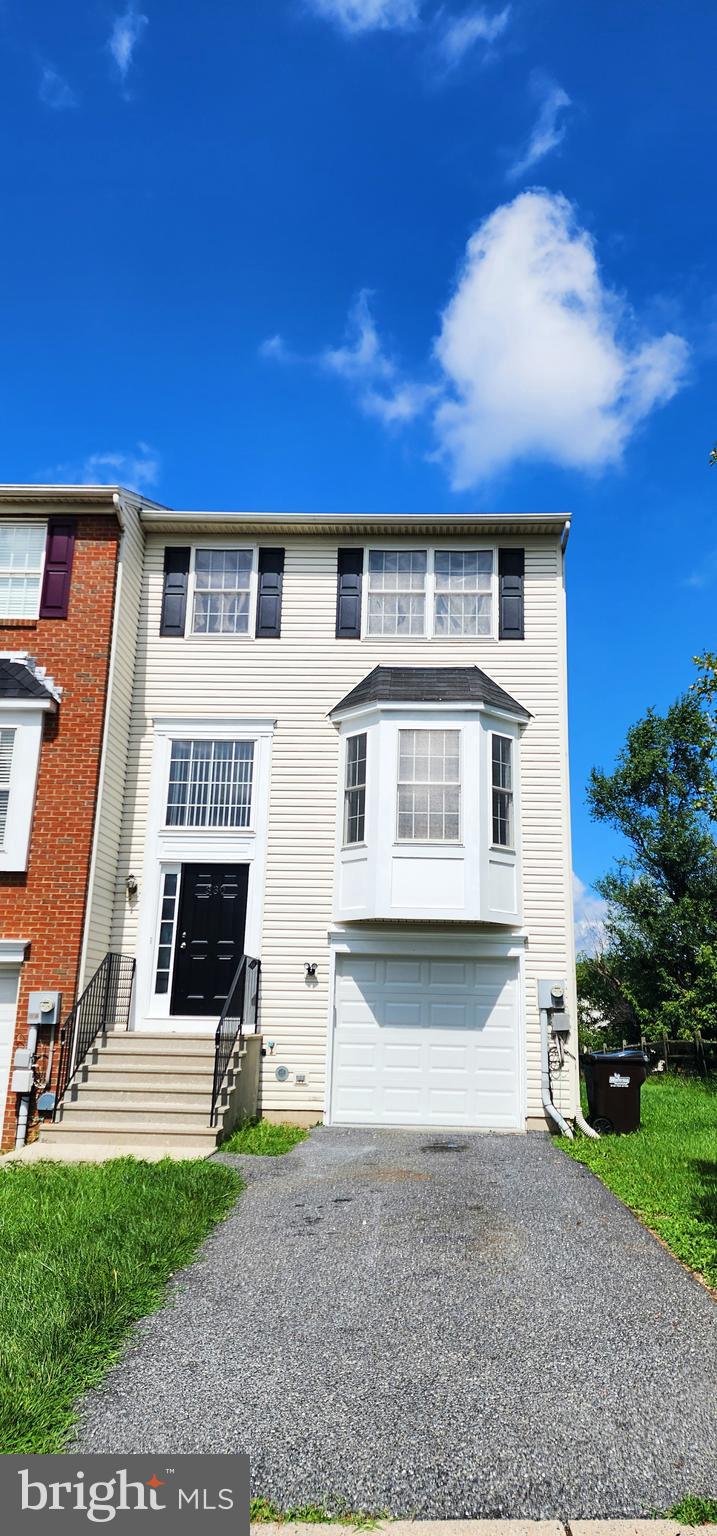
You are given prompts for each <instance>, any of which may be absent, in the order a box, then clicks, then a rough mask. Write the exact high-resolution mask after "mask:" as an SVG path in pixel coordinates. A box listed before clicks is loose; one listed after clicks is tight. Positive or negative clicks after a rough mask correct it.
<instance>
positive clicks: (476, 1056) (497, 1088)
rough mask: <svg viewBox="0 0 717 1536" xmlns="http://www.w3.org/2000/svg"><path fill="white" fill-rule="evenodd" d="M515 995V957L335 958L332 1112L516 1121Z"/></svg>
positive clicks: (373, 1119) (365, 1120) (384, 1119)
mask: <svg viewBox="0 0 717 1536" xmlns="http://www.w3.org/2000/svg"><path fill="white" fill-rule="evenodd" d="M359 965H360V967H361V977H362V978H363V979H362V980H361V982H360V985H359V977H358V971H357V970H355V969H354V967H356V966H359ZM517 1003H518V982H517V966H516V964H515V962H503V963H501V964H499V963H497V962H492V963H490V964H489V965H486V964H485V963H481V962H478V961H475V960H468V959H466V960H461V961H460V962H454V961H438V960H431V959H430V957H425V958H424V959H422V960H416V961H413V960H412V961H403V960H401V961H398V960H391V959H388V960H386V961H385V963H383V966H382V967H381V964H380V962H379V961H375V962H367V960H366V958H365V957H361V960H360V961H359V962H356V961H354V960H353V958H352V957H350V956H346V957H343V956H342V957H340V959H339V962H338V965H337V985H336V1036H335V1044H334V1069H333V1092H332V1106H331V1117H332V1120H333V1121H334V1122H336V1123H338V1124H341V1123H344V1124H367V1125H381V1124H384V1125H436V1126H439V1125H445V1126H460V1125H463V1126H466V1127H470V1126H475V1127H477V1128H482V1127H485V1128H489V1127H491V1126H493V1127H495V1128H497V1129H507V1128H515V1129H519V1128H521V1126H522V1123H523V1121H522V1114H521V1106H520V1085H519V1051H518V1008H517Z"/></svg>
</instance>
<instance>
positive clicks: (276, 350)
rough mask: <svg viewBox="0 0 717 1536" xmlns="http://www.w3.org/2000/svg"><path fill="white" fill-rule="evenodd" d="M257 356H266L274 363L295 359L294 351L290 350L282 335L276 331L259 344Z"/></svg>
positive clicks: (288, 361) (289, 361)
mask: <svg viewBox="0 0 717 1536" xmlns="http://www.w3.org/2000/svg"><path fill="white" fill-rule="evenodd" d="M259 356H260V357H264V358H268V359H269V360H270V361H271V362H274V363H292V362H294V361H295V360H296V356H295V353H293V352H291V351H290V350H289V348H288V347H287V345H286V342H285V341H284V338H283V336H280V335H279V332H278V331H277V332H276V335H274V336H267V337H266V340H265V341H262V342H261V344H260V346H259Z"/></svg>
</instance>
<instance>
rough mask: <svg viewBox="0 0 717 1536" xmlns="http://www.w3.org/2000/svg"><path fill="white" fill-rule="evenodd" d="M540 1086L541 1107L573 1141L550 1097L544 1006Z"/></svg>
mask: <svg viewBox="0 0 717 1536" xmlns="http://www.w3.org/2000/svg"><path fill="white" fill-rule="evenodd" d="M540 1086H541V1090H542V1095H543V1109H544V1110H545V1113H546V1115H549V1117H550V1119H551V1120H553V1121H554V1122H555V1124H556V1125H557V1127H558V1130H559V1131H560V1134H561V1136H567V1138H568V1140H569V1141H574V1140H575V1137H574V1136H573V1133H572V1130H571V1128H570V1126H569V1125H568V1122H567V1120H564V1119H563V1117H562V1115H561V1114H560V1111H559V1110H557V1109H556V1108H555V1105H554V1103H553V1101H552V1099H551V1097H550V1073H549V1071H548V1015H547V1012H546V1010H545V1008H541V1010H540Z"/></svg>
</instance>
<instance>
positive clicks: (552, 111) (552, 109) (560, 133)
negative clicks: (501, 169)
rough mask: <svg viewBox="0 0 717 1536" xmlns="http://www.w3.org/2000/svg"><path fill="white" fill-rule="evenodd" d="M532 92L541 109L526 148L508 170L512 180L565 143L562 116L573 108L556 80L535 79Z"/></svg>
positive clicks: (564, 127)
mask: <svg viewBox="0 0 717 1536" xmlns="http://www.w3.org/2000/svg"><path fill="white" fill-rule="evenodd" d="M533 89H534V91H535V92H536V93H537V94H538V96H539V97H540V109H539V111H538V116H537V119H536V122H535V126H534V128H533V131H532V133H531V135H530V138H529V140H528V145H527V148H526V149H525V150H524V152H523V154H522V155H519V157H518V159H517V160H515V161H514V162H513V164H512V165H511V166H510V169H509V171H508V175H509V177H510V178H511V180H513V181H515V180H517V179H518V178H519V177H520V176H524V175H525V173H526V171H529V170H530V169H531V168H532V166H534V165H537V163H538V161H539V160H543V159H544V157H545V156H546V155H549V154H550V151H551V150H552V149H557V147H558V145H559V144H562V142H563V139H564V138H565V130H566V123H565V121H564V119H563V117H562V114H563V113H564V112H565V111H566V109H567V108H568V107H570V106H572V102H571V100H570V97H569V96H568V94H567V92H566V91H564V90H563V88H562V86H561V85H557V84H556V82H555V80H549V79H546V78H545V77H536V78H535V79H534V83H533Z"/></svg>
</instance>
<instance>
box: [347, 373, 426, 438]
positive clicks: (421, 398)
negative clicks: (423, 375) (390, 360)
mask: <svg viewBox="0 0 717 1536" xmlns="http://www.w3.org/2000/svg"><path fill="white" fill-rule="evenodd" d="M437 394H438V385H436V384H412V383H410V382H409V381H404V382H403V383H400V382H399V383H396V384H395V385H394V386H393V388H392V390H391V391H390V392H389V393H388V394H381V393H380V392H379V390H377V389H367V390H364V392H363V394H362V395H361V399H360V405H361V408H362V410H364V411H365V412H366V414H367V416H378V418H379V420H380V421H382V422H383V423H384V426H387V427H395V426H403V425H405V423H406V422H407V421H413V420H414V418H415V417H416V416H420V415H421V413H422V412H423V411H425V409H426V407H427V406H428V405H430V403H431V401H432V400H434V399H435V397H436V395H437Z"/></svg>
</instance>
